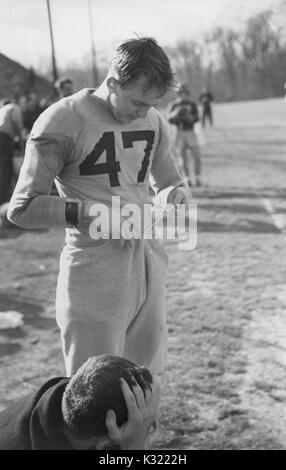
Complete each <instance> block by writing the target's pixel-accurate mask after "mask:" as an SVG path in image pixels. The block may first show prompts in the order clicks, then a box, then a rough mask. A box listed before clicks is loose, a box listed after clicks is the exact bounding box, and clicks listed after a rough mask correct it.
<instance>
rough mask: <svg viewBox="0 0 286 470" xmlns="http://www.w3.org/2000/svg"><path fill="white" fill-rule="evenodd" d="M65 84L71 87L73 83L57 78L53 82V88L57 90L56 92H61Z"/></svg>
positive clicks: (68, 79) (69, 80)
mask: <svg viewBox="0 0 286 470" xmlns="http://www.w3.org/2000/svg"><path fill="white" fill-rule="evenodd" d="M66 84H70V85H72V84H73V81H72V80H71V79H70V78H63V77H62V78H59V79H58V80H57V81H56V82H55V88H57V90H62V89H63V87H64V86H65V85H66Z"/></svg>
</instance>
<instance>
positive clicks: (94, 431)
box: [62, 354, 152, 439]
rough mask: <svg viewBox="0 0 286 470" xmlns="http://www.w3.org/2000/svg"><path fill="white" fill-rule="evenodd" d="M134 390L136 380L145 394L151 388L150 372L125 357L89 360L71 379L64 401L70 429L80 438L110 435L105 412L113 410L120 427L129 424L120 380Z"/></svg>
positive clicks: (66, 418)
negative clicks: (124, 381)
mask: <svg viewBox="0 0 286 470" xmlns="http://www.w3.org/2000/svg"><path fill="white" fill-rule="evenodd" d="M121 377H123V378H124V379H125V380H126V381H127V383H128V385H129V386H131V387H132V385H133V384H134V379H135V380H136V381H137V383H138V384H139V386H140V387H141V388H142V390H143V391H145V390H147V388H151V384H152V376H151V374H150V372H149V370H148V369H146V368H145V367H142V366H138V365H137V364H134V363H133V362H131V361H129V360H128V359H125V358H123V357H117V356H111V355H108V354H103V355H100V356H94V357H90V358H89V359H88V360H87V361H86V362H85V363H84V364H83V365H82V366H81V367H80V369H79V370H78V371H77V372H76V373H75V375H74V376H73V377H72V378H71V379H70V382H69V383H68V385H67V387H66V389H65V392H64V394H63V400H62V412H63V417H64V421H65V424H66V426H67V428H68V430H69V431H70V432H71V433H72V435H74V436H75V437H77V438H79V439H88V438H90V437H94V436H104V435H106V434H108V430H107V427H106V424H105V420H106V413H107V411H108V410H110V409H112V410H113V411H114V412H115V414H116V420H117V425H118V426H121V425H122V424H123V423H124V422H126V421H127V407H126V404H125V400H124V397H123V394H122V391H121V386H120V378H121Z"/></svg>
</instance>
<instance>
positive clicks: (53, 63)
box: [47, 0, 58, 82]
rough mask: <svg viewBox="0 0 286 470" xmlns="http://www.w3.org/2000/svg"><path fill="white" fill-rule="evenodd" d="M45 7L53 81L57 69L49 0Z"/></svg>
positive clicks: (56, 75) (56, 76)
mask: <svg viewBox="0 0 286 470" xmlns="http://www.w3.org/2000/svg"><path fill="white" fill-rule="evenodd" d="M47 8H48V16H49V28H50V38H51V52H52V66H53V79H54V82H55V81H56V80H57V79H58V71H57V64H56V56H55V45H54V35H53V25H52V17H51V7H50V0H47Z"/></svg>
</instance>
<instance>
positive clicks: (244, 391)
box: [0, 99, 286, 449]
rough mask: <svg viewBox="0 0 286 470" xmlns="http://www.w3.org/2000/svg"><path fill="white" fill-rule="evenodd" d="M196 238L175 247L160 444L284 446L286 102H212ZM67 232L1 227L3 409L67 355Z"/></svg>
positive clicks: (197, 196)
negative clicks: (10, 315) (62, 337)
mask: <svg viewBox="0 0 286 470" xmlns="http://www.w3.org/2000/svg"><path fill="white" fill-rule="evenodd" d="M203 164H204V182H205V183H206V186H205V187H203V188H199V189H194V191H193V196H194V201H196V202H197V203H198V213H199V222H198V246H197V248H196V249H195V250H194V251H192V252H187V253H186V252H181V251H178V249H177V248H178V247H177V243H176V242H168V244H167V245H166V247H167V251H168V254H169V260H170V264H169V275H168V289H167V315H168V324H169V333H170V338H169V361H168V366H167V371H166V380H165V384H164V387H163V398H162V408H161V424H162V433H161V435H160V436H159V438H158V440H157V443H156V448H158V449H286V414H285V406H286V374H285V369H286V354H285V353H286V326H285V309H286V263H285V255H286V246H285V233H286V232H285V230H286V198H285V196H286V183H285V174H286V105H285V103H284V102H283V100H280V99H278V100H266V101H256V102H247V103H235V104H223V105H216V107H215V128H214V129H211V130H207V132H206V145H205V146H204V147H203ZM284 227H285V230H284ZM63 236H64V234H63V232H62V231H58V230H50V231H46V232H40V233H39V232H24V231H21V230H13V231H10V232H2V233H0V259H1V270H0V310H18V311H20V312H22V313H23V314H24V319H25V324H24V326H23V327H22V328H20V329H17V330H10V331H8V330H6V331H2V332H1V331H0V356H1V359H0V365H1V380H0V387H1V388H0V408H4V407H5V406H6V405H8V404H10V403H11V402H13V400H15V399H16V398H17V397H19V396H21V395H24V394H25V393H27V392H29V391H30V390H31V389H32V388H33V387H34V386H36V385H39V384H41V383H42V381H43V380H45V379H47V378H48V377H50V376H53V375H61V374H63V373H64V371H63V362H62V357H61V351H60V342H59V333H58V330H57V327H56V323H55V320H54V297H55V286H56V278H57V272H58V257H59V253H60V250H61V247H62V245H63Z"/></svg>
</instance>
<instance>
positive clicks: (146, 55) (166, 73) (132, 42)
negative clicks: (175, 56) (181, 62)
mask: <svg viewBox="0 0 286 470" xmlns="http://www.w3.org/2000/svg"><path fill="white" fill-rule="evenodd" d="M111 69H112V71H115V72H116V74H117V75H118V79H119V81H120V83H121V85H122V86H123V87H127V86H129V85H130V84H132V83H133V82H135V81H136V80H138V78H140V77H142V76H143V77H145V78H146V85H145V86H144V88H145V90H148V89H150V88H158V89H159V90H162V91H164V93H166V92H167V90H168V89H169V88H171V87H172V86H173V85H174V73H173V71H172V68H171V65H170V62H169V59H168V57H167V56H166V54H165V52H164V51H163V49H162V48H161V47H160V46H159V45H158V44H157V42H156V41H155V39H153V38H148V37H142V38H137V39H129V40H128V41H125V42H124V43H122V44H121V45H120V46H119V47H118V48H117V50H116V53H115V56H114V57H113V59H112V62H111Z"/></svg>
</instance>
